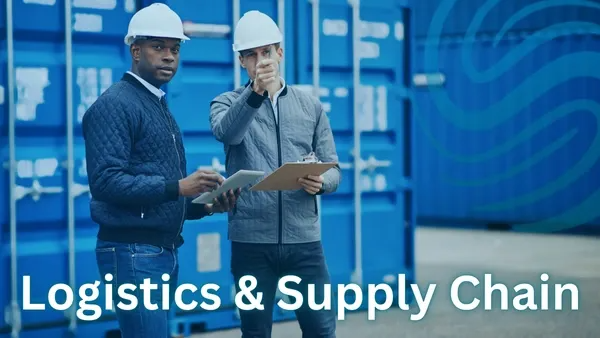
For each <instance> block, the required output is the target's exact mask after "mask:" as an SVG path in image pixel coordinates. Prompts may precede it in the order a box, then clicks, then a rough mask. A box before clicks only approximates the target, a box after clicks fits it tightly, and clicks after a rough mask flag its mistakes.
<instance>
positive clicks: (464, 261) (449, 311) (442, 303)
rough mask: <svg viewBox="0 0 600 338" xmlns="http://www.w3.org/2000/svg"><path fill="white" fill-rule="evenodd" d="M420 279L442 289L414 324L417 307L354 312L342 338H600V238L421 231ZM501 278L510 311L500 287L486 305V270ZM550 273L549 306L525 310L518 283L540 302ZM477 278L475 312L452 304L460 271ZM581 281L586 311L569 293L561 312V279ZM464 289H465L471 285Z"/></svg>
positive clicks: (290, 328)
mask: <svg viewBox="0 0 600 338" xmlns="http://www.w3.org/2000/svg"><path fill="white" fill-rule="evenodd" d="M416 248H417V253H416V254H417V262H418V271H417V274H418V280H419V286H420V288H421V290H423V291H425V290H426V289H427V286H428V285H429V284H430V283H435V284H436V290H435V293H434V296H433V299H432V301H431V305H430V306H429V309H428V311H427V314H426V315H425V316H424V318H423V319H422V320H420V321H411V320H410V314H411V313H418V312H419V310H418V308H417V307H414V308H413V309H411V310H409V311H402V310H400V309H397V308H396V309H395V310H389V311H386V312H379V313H378V314H377V320H376V321H374V322H372V321H368V320H367V319H366V313H358V314H352V315H350V316H348V317H347V318H346V320H345V321H343V322H338V331H337V332H338V333H337V336H338V337H339V338H355V337H356V338H358V337H360V338H369V337H376V338H385V337H411V338H446V337H448V338H450V337H457V338H471V337H473V338H482V337H490V338H492V337H494V338H530V337H531V338H534V337H540V338H542V337H543V338H548V337H551V338H562V337H564V338H567V337H568V338H584V337H590V338H598V337H600V317H599V314H600V239H597V238H582V237H569V236H551V235H532V234H522V233H518V234H517V233H510V232H509V233H498V232H485V231H473V230H446V229H430V228H426V229H423V228H421V229H419V230H418V232H417V235H416ZM486 273H489V274H492V282H493V283H503V284H504V285H506V286H507V287H508V290H509V294H508V296H509V297H508V305H509V310H507V311H501V310H499V308H500V305H501V302H500V298H499V297H498V296H499V294H498V292H495V293H494V296H493V298H492V302H493V304H492V307H493V309H492V310H491V311H486V310H484V308H483V307H484V298H483V288H484V277H483V276H484V274H486ZM542 273H547V274H548V276H549V280H548V281H547V282H546V283H547V284H548V285H549V287H548V292H549V294H550V297H549V300H548V306H549V309H550V310H548V311H540V310H538V311H517V310H514V309H513V308H512V299H513V297H514V296H515V293H514V292H511V291H512V288H513V287H514V286H516V285H517V284H520V283H528V284H531V285H532V286H533V288H534V291H535V293H536V299H535V301H536V304H537V305H538V306H540V305H541V303H540V294H541V291H540V290H541V289H540V284H542V281H541V280H540V275H541V274H542ZM463 274H469V275H473V276H475V277H477V278H478V279H479V280H480V281H481V284H480V285H479V286H478V287H472V286H468V285H466V286H463V287H461V293H460V297H461V300H463V302H465V303H468V302H470V301H471V300H472V299H473V296H478V297H479V299H480V300H481V303H480V305H479V307H478V308H477V309H476V310H473V311H461V310H458V309H457V308H456V307H455V306H454V305H453V304H452V302H451V298H450V285H451V283H452V282H453V281H454V280H455V279H456V278H457V277H458V276H460V275H463ZM556 283H560V284H567V283H573V284H575V285H576V286H577V287H578V300H579V310H577V311H572V310H571V305H572V304H571V302H570V296H569V293H568V292H565V294H564V296H563V302H562V305H563V310H562V311H556V310H554V307H555V305H556V302H555V298H554V297H553V295H554V290H555V288H554V284H556ZM463 289H464V290H463ZM240 336H241V335H240V333H239V331H238V330H228V331H220V332H212V333H207V334H202V335H197V336H194V337H206V338H234V337H240ZM301 336H302V335H301V332H300V329H299V328H298V324H297V323H296V322H286V323H278V324H275V326H274V329H273V337H286V338H300V337H301Z"/></svg>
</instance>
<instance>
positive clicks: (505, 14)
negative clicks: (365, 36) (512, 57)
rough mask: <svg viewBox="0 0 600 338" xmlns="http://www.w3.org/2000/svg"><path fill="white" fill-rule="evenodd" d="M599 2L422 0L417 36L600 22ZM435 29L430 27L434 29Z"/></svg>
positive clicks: (416, 15) (416, 10)
mask: <svg viewBox="0 0 600 338" xmlns="http://www.w3.org/2000/svg"><path fill="white" fill-rule="evenodd" d="M599 13H600V2H598V1H587V0H536V1H523V0H421V1H415V3H414V14H413V15H414V18H415V19H414V20H415V37H416V38H417V39H422V38H424V37H431V38H435V37H440V36H464V35H466V33H467V32H473V33H477V34H478V35H480V34H483V35H496V34H497V33H498V32H500V31H510V32H533V31H537V30H539V29H544V28H551V27H554V28H556V29H562V28H559V27H558V26H556V25H560V24H564V23H567V22H570V23H573V24H574V25H573V26H574V27H578V28H575V29H582V28H584V27H585V23H594V24H598V23H600V19H598V18H599V16H598V14H599ZM432 29H433V31H430V30H432Z"/></svg>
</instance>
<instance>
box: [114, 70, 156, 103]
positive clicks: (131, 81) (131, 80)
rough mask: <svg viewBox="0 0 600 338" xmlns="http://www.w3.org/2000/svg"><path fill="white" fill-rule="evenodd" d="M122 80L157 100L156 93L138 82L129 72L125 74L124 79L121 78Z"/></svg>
mask: <svg viewBox="0 0 600 338" xmlns="http://www.w3.org/2000/svg"><path fill="white" fill-rule="evenodd" d="M121 80H122V81H125V82H127V83H129V84H131V85H132V86H134V87H136V88H137V89H139V90H141V91H142V92H144V93H146V94H149V95H151V96H152V97H154V98H157V95H156V93H154V92H152V91H151V90H150V89H148V87H146V86H145V85H144V84H143V83H142V82H140V80H138V79H137V77H134V76H133V75H132V74H130V73H129V72H125V74H123V77H122V78H121ZM163 97H164V96H163Z"/></svg>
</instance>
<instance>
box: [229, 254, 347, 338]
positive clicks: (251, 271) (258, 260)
mask: <svg viewBox="0 0 600 338" xmlns="http://www.w3.org/2000/svg"><path fill="white" fill-rule="evenodd" d="M231 272H232V274H233V277H234V280H235V283H236V288H237V291H238V292H240V288H239V280H240V278H241V277H243V276H245V275H252V276H254V277H255V278H256V281H257V283H258V285H257V286H256V288H255V289H254V290H253V291H252V294H253V295H254V297H256V294H257V292H262V295H263V297H262V302H261V304H263V305H264V310H247V311H244V310H241V309H240V310H239V313H240V320H241V331H242V338H270V337H271V328H272V326H273V307H274V304H275V295H276V293H277V283H278V281H279V278H280V277H283V276H286V275H294V276H298V277H300V278H301V280H302V282H301V283H300V284H299V285H298V286H297V287H296V284H294V283H287V284H286V287H288V288H290V289H295V290H297V291H299V292H300V293H301V294H302V298H303V302H302V306H301V307H300V308H299V309H298V310H296V312H295V314H296V318H297V319H298V324H299V325H300V329H301V330H302V337H304V338H317V337H319V338H335V329H336V318H335V313H334V310H333V304H332V309H331V310H320V311H315V310H312V309H311V308H310V307H309V306H308V303H309V302H308V296H309V295H308V284H314V285H315V286H316V287H315V303H316V304H322V303H323V299H324V294H323V286H324V284H330V283H331V282H330V276H329V271H328V269H327V264H326V262H325V257H324V254H323V247H322V245H321V242H313V243H305V244H286V245H277V244H249V243H239V242H232V243H231ZM332 298H333V297H332ZM242 301H243V302H244V303H246V304H249V302H248V300H247V299H246V298H242ZM295 301H296V300H295V299H294V298H293V297H290V299H289V301H287V303H288V304H291V303H294V302H295Z"/></svg>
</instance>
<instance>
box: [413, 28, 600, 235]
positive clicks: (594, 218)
mask: <svg viewBox="0 0 600 338" xmlns="http://www.w3.org/2000/svg"><path fill="white" fill-rule="evenodd" d="M563 33H564V34H567V35H566V36H560V35H559V33H555V34H547V35H537V36H534V35H514V36H512V37H510V38H506V39H503V40H501V41H498V42H497V43H495V42H493V41H490V40H475V41H464V40H451V39H442V40H441V41H439V45H436V44H434V43H433V42H432V41H430V42H428V43H424V42H423V43H419V45H418V46H417V53H416V61H417V62H416V63H415V69H414V71H415V76H414V80H415V84H416V85H417V86H416V88H415V100H414V103H415V111H416V114H415V116H417V117H418V122H417V127H416V128H417V129H416V130H417V132H416V133H417V135H418V141H417V144H418V147H417V149H418V150H417V155H416V156H417V163H418V165H417V168H418V169H417V170H418V171H419V173H420V175H419V177H418V179H417V184H416V185H417V189H418V190H419V192H420V194H419V199H418V205H419V210H418V215H419V222H420V223H434V224H435V223H436V222H442V221H443V222H447V223H456V224H458V223H463V222H465V223H466V222H478V223H504V224H511V223H514V224H517V223H524V224H523V225H522V226H521V227H516V229H522V230H526V231H540V232H551V231H562V230H568V229H571V230H573V229H572V228H573V227H577V226H579V225H583V224H600V223H599V221H600V219H599V217H600V212H598V210H599V209H598V207H597V206H598V203H600V202H599V200H598V196H599V194H598V191H599V188H600V178H599V177H598V175H597V174H596V173H597V172H598V170H600V164H599V163H598V158H599V156H600V153H599V151H600V143H599V142H600V141H599V139H598V136H597V135H598V131H599V129H600V128H599V126H600V125H599V121H600V116H598V113H599V112H600V110H599V108H600V107H599V106H598V99H597V93H596V92H597V90H596V88H598V85H599V84H600V81H599V80H600V76H599V74H596V73H597V71H596V69H597V67H596V66H595V63H596V61H595V60H597V57H598V52H600V39H598V37H596V36H592V35H588V34H582V35H573V34H568V33H567V32H563ZM427 83H429V84H427ZM421 86H423V87H422V88H418V87H421Z"/></svg>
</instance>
